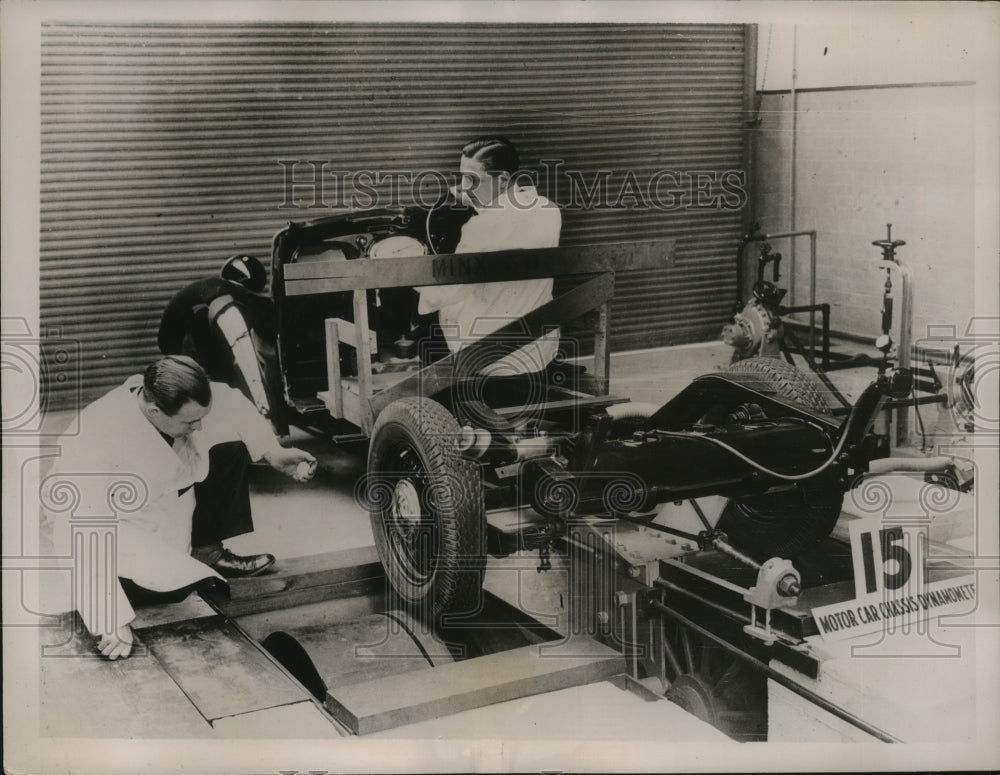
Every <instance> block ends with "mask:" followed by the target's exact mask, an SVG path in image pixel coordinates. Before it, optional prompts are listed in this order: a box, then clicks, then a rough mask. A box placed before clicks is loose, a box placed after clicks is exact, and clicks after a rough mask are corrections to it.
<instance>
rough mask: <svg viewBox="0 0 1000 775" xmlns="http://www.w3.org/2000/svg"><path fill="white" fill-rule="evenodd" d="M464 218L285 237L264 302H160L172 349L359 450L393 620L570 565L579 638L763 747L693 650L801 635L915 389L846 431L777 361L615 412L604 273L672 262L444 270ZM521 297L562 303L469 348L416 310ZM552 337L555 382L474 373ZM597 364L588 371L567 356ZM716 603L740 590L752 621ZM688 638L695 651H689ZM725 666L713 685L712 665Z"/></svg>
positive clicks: (370, 223)
mask: <svg viewBox="0 0 1000 775" xmlns="http://www.w3.org/2000/svg"><path fill="white" fill-rule="evenodd" d="M467 217H468V213H463V212H462V211H460V210H455V209H452V208H438V209H432V210H431V211H427V210H424V209H420V208H399V209H392V210H381V211H373V212H366V213H348V214H342V215H336V216H330V217H326V218H321V219H317V220H314V221H309V222H303V223H290V224H289V225H288V226H287V227H285V228H284V229H282V230H281V231H280V232H279V233H278V234H277V235H276V237H275V239H274V243H273V254H272V257H271V282H270V293H269V294H265V293H264V286H265V282H264V279H265V275H264V272H263V269H262V267H261V265H260V263H259V262H258V261H256V260H254V259H251V258H249V257H246V256H239V257H234V258H233V259H231V260H230V261H229V262H227V263H226V265H225V267H224V271H223V275H222V277H221V278H219V279H206V280H202V281H199V282H196V283H194V284H192V285H191V286H189V287H187V288H185V289H183V290H182V291H180V292H179V293H178V294H177V295H176V297H175V298H174V299H173V300H172V301H171V303H170V305H169V306H168V308H167V310H166V312H165V314H164V317H163V322H162V326H161V331H160V345H161V348H162V349H163V350H164V352H168V353H169V352H179V351H186V352H189V353H191V354H193V355H194V356H195V357H196V358H198V359H199V360H200V362H201V363H202V364H203V365H204V366H205V368H206V369H207V370H208V371H209V373H210V374H211V375H212V376H213V377H215V378H216V379H223V380H225V381H227V382H229V383H230V384H232V385H234V386H236V387H239V388H240V389H242V390H243V391H244V392H245V393H246V395H247V396H248V397H249V398H250V399H251V400H252V401H253V402H254V403H255V405H256V406H257V407H258V409H259V410H260V411H261V412H262V413H263V414H264V415H265V416H267V417H268V418H269V419H270V420H271V421H272V423H273V424H274V426H275V428H276V430H277V431H278V432H279V433H280V432H286V431H287V430H288V427H289V425H295V426H298V427H301V428H303V429H305V430H308V431H309V432H311V433H314V434H315V435H317V436H319V437H322V438H325V439H328V440H330V441H331V442H333V443H351V444H355V445H356V444H359V443H361V444H367V474H366V477H365V481H364V484H363V487H361V488H360V490H359V491H361V492H363V493H364V496H365V501H366V503H367V507H368V509H369V512H370V515H371V524H372V530H373V534H374V539H375V545H376V548H377V551H378V556H379V558H380V560H381V563H382V565H383V567H384V571H385V575H386V578H387V579H388V583H389V585H390V595H391V603H392V607H394V608H399V609H401V610H405V611H407V612H408V613H407V615H408V616H410V617H413V618H414V620H416V621H421V622H424V623H425V624H427V625H428V626H430V627H433V628H442V627H445V628H446V627H447V625H448V622H449V621H451V622H461V621H463V617H464V618H466V619H467V618H469V617H474V616H475V615H476V614H477V612H481V611H482V609H483V606H484V593H483V589H482V588H483V578H484V573H485V571H486V569H487V560H488V558H490V562H493V561H494V559H495V558H502V557H505V556H511V555H515V554H518V555H520V556H524V554H525V553H534V552H537V564H538V570H539V571H544V570H546V569H547V568H550V567H551V565H552V560H553V559H554V558H556V557H559V558H562V559H565V560H566V561H567V562H568V563H569V567H570V581H569V584H570V587H571V589H570V596H571V597H572V598H573V599H574V600H575V601H576V604H575V608H574V611H575V613H573V614H572V615H571V619H572V620H573V621H571V623H570V625H569V626H570V628H571V629H573V630H574V631H578V632H584V631H586V632H588V633H590V634H591V635H593V636H594V637H596V638H597V639H598V640H600V641H602V642H604V643H606V644H609V645H611V646H613V647H614V648H616V649H618V650H619V651H621V652H622V653H624V654H625V655H626V657H627V658H628V659H629V660H631V665H632V667H631V669H630V671H629V676H630V677H631V679H632V681H633V682H635V681H641V680H642V679H644V678H649V677H655V676H660V677H661V678H662V679H663V684H664V685H669V693H668V696H670V697H671V699H673V700H674V701H675V702H678V703H679V704H682V705H684V706H685V707H688V708H689V709H691V710H692V712H695V713H696V715H702V716H703V717H705V718H709V719H710V720H712V721H713V722H714V723H716V724H717V725H719V726H721V727H722V728H724V729H726V730H727V731H729V732H731V733H732V734H734V735H735V736H739V735H740V734H745V735H748V737H746V739H753V727H754V724H755V723H756V722H755V720H754V719H755V714H757V713H758V710H757V709H756V708H755V707H754V708H743V707H742V706H741V703H745V702H749V700H746V699H745V695H746V691H744V690H745V681H746V679H745V678H743V677H741V671H740V670H739V669H737V668H738V667H739V665H743V664H745V663H746V661H745V660H744V661H743V662H738V663H734V662H733V660H732V659H731V658H730V659H722V658H721V657H723V656H725V655H726V653H727V652H726V651H725V649H724V648H722V647H721V646H718V644H717V643H715V641H709V640H704V638H715V639H716V640H720V639H721V640H722V641H723V642H724V643H726V644H728V645H729V646H730V647H731V648H735V649H738V650H740V651H741V653H742V654H744V655H749V657H750V658H754V659H756V658H759V656H760V654H759V653H758V652H759V650H760V649H771V648H774V647H776V646H777V647H779V648H780V647H781V643H782V641H789V639H791V640H794V639H795V637H799V636H801V633H799V635H798V636H797V635H795V634H794V633H793V634H792V635H787V634H782V633H781V628H780V626H779V625H780V624H781V622H780V621H779V620H780V619H781V612H788V611H792V610H793V609H795V606H796V603H797V602H798V600H799V598H800V596H801V595H802V593H803V589H804V587H805V586H806V585H807V584H808V582H809V581H810V579H807V578H804V575H806V576H808V574H809V573H811V572H812V569H814V568H815V565H816V555H817V552H820V553H822V550H823V546H824V542H825V541H826V540H827V539H828V537H829V535H830V533H831V531H832V530H833V528H834V526H835V524H836V522H837V519H838V517H839V516H840V513H841V504H842V501H843V499H844V494H845V492H847V491H848V490H849V488H850V487H851V486H852V482H854V481H855V478H856V477H857V475H858V474H861V473H864V472H865V471H866V470H867V467H868V464H869V460H870V458H871V456H872V447H871V445H870V440H869V435H868V432H869V429H870V426H871V423H872V421H873V418H874V417H875V416H876V414H877V412H878V411H879V410H880V407H881V406H882V405H883V403H884V402H885V401H886V400H890V399H893V398H900V397H904V396H907V395H908V394H909V392H910V390H911V383H912V380H911V376H910V374H909V373H908V372H907V371H906V370H905V369H897V370H886V371H885V372H884V373H882V374H880V375H879V376H878V377H877V379H875V380H874V381H873V382H872V383H871V385H870V386H869V387H868V388H867V389H866V390H865V391H864V392H863V393H862V394H861V395H860V397H859V398H858V400H857V401H856V403H855V405H854V406H853V407H852V408H851V410H850V412H849V413H848V414H847V416H846V417H839V418H838V417H835V416H834V415H833V414H831V413H830V411H829V406H828V403H827V397H826V395H825V391H824V390H823V388H822V386H820V385H818V383H816V382H814V380H813V379H812V378H811V377H810V376H809V375H806V374H804V373H802V372H800V371H798V370H797V369H795V368H794V367H793V366H791V365H790V364H788V363H786V362H785V361H783V360H781V359H779V358H768V357H758V358H752V359H747V360H744V361H741V362H739V363H735V364H732V365H730V366H728V367H726V368H724V369H723V370H721V371H718V372H714V373H709V374H705V375H703V376H701V377H698V378H697V379H695V380H693V381H692V382H691V383H690V384H689V385H688V386H687V387H686V388H684V389H683V390H681V391H680V392H679V393H678V394H677V395H675V396H674V397H673V398H671V399H670V400H669V401H667V402H666V403H665V404H663V405H662V406H654V405H647V404H640V403H633V402H631V401H629V400H627V399H624V398H617V397H614V396H612V395H609V393H608V387H609V364H610V361H609V357H610V356H609V345H608V328H609V303H610V301H611V299H612V296H613V292H614V280H615V276H616V274H618V273H621V272H644V273H646V274H647V275H648V276H649V277H650V278H651V279H652V281H655V279H656V278H660V279H663V278H665V277H666V276H667V274H668V273H669V271H670V266H671V263H672V260H673V248H674V246H673V243H672V242H671V241H645V242H629V243H620V244H608V245H590V246H575V247H563V248H546V249H537V250H517V251H503V252H498V253H484V254H461V255H454V254H450V253H448V252H447V251H448V250H451V249H454V246H455V244H456V240H457V234H458V230H459V228H460V227H461V224H462V222H463V221H464V219H465V218H467ZM532 277H559V278H563V281H564V284H565V285H567V286H568V288H569V289H568V290H566V291H565V292H564V293H561V294H560V295H558V296H557V297H556V298H554V299H553V300H552V301H551V302H550V303H548V304H546V305H544V306H543V307H541V308H539V309H537V310H534V311H533V312H531V313H529V314H528V315H526V316H525V317H523V318H521V319H520V320H517V321H514V322H511V323H510V324H508V325H506V326H504V327H503V328H501V329H500V330H499V331H497V332H495V333H494V334H491V335H490V336H487V337H485V338H482V339H479V340H477V341H474V342H471V343H469V344H468V345H467V346H466V347H464V348H462V349H461V350H460V351H459V352H457V353H451V352H449V351H448V349H447V346H446V345H445V344H444V343H443V341H441V340H440V339H437V340H436V339H435V338H434V336H433V335H432V333H431V330H432V328H433V325H432V324H433V321H432V320H429V319H426V318H421V317H420V316H418V315H417V304H416V301H417V296H416V292H415V291H414V290H413V288H414V287H417V286H428V285H440V284H455V283H466V282H491V281H501V280H511V279H526V278H532ZM555 327H559V328H560V329H561V331H562V335H563V348H562V350H561V352H560V354H559V355H558V356H557V357H556V359H555V360H554V362H553V363H552V364H550V366H549V367H548V368H547V370H546V371H545V372H543V373H537V374H533V375H530V376H526V377H523V378H520V379H517V380H510V379H508V380H507V381H506V382H500V383H496V382H491V381H490V380H489V379H485V378H484V377H483V376H482V374H481V372H482V370H483V368H484V367H485V366H487V365H489V364H490V363H493V362H495V361H497V360H499V359H500V358H501V357H504V355H509V354H510V353H511V352H512V351H514V350H516V349H517V348H518V347H519V346H521V345H522V344H524V343H525V342H530V341H533V340H534V339H536V338H537V337H539V336H541V335H543V334H544V333H546V332H547V331H550V330H552V329H553V328H555ZM580 342H583V343H584V344H583V345H582V346H579V347H578V346H577V345H578V344H579V343H580ZM589 348H592V351H593V363H592V366H591V369H590V370H587V369H586V368H584V367H583V366H582V365H580V362H581V361H582V360H583V359H582V358H579V357H576V356H578V355H579V353H580V352H581V351H583V350H585V349H589ZM498 385H499V388H498ZM800 558H805V562H806V565H807V566H808V567H807V572H806V573H805V574H804V573H803V571H802V569H801V568H800V566H799V561H800ZM734 574H735V576H736V577H738V579H739V583H735V582H733V581H732V580H731V579H732V578H733V576H734ZM543 575H544V574H539V578H541V577H542V576H543ZM595 579H597V581H596V582H595V581H594V580H595ZM602 579H603V581H601V580H602ZM598 582H599V583H598ZM720 590H721V594H723V595H724V596H725V595H729V596H731V595H732V594H733V591H734V590H741V591H740V593H739V594H738V597H741V598H742V599H741V600H740V601H739V602H738V604H737V605H738V606H741V607H744V608H745V610H746V613H744V614H740V617H742V618H740V617H738V618H737V619H735V620H734V619H732V617H731V616H729V613H731V612H732V609H731V607H730V603H729V602H726V601H720V600H719V599H717V598H718V593H719V592H720ZM674 600H676V601H680V605H674V603H673V602H671V601H674ZM692 600H694V601H696V602H697V604H696V605H694V607H690V606H688V605H687V603H690V602H691V601H692ZM727 612H728V613H727ZM791 616H792V618H793V619H794V618H795V616H797V614H791ZM671 617H673V618H671ZM678 617H680V619H681V620H683V621H685V622H687V621H688V620H689V619H691V626H687V625H685V626H683V627H678V626H677V622H678V621H679V619H678ZM692 617H693V618H692ZM626 618H627V619H628V620H629V621H626ZM786 618H787V617H786ZM695 619H696V620H697V621H694V620H695ZM664 622H671V624H669V626H668V625H665V624H664ZM734 622H736V623H737V624H739V626H738V627H736V628H735V629H733V627H734V626H735V625H734ZM702 627H707V632H708V634H707V635H705V636H704V638H703V639H702V640H703V641H704V642H703V643H702V647H703V648H704V647H706V646H705V644H708V646H707V648H708V651H706V652H704V653H700V654H695V653H694V651H693V650H692V649H693V648H694V645H693V644H694V643H695V640H696V639H697V638H702V636H701V635H697V634H696V629H692V628H702ZM792 629H794V627H793V628H792ZM785 632H786V633H787V632H788V628H786V631H785ZM720 633H721V635H720ZM654 642H655V643H654ZM699 642H701V641H699ZM706 654H707V656H706ZM755 654H756V656H754V655H755ZM713 655H715V656H718V657H720V658H719V659H718V660H717V663H718V665H719V666H721V668H722V672H721V673H716V672H712V670H711V669H705V670H700V669H699V666H701V667H706V666H707V662H708V661H709V660H710V659H711V657H712V656H713ZM734 664H735V665H736V666H735V667H734V666H733V665H734ZM727 671H728V672H727ZM741 687H742V688H741ZM741 696H744V699H740V697H741ZM720 708H721V709H722V710H720ZM720 713H722V714H723V715H722V716H720V715H719V714H720ZM725 713H728V714H730V715H729V716H727V717H726V716H725ZM741 714H742V715H741ZM727 719H728V720H727ZM734 719H736V720H735V721H734ZM727 725H728V726H727ZM748 730H749V731H748Z"/></svg>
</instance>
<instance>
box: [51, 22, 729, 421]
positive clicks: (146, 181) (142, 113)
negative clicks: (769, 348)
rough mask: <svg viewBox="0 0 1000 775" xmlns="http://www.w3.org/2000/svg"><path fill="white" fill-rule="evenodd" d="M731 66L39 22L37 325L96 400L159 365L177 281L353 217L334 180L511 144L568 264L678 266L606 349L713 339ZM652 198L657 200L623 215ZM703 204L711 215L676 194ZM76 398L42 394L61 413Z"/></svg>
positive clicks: (561, 36)
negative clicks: (634, 260) (590, 253)
mask: <svg viewBox="0 0 1000 775" xmlns="http://www.w3.org/2000/svg"><path fill="white" fill-rule="evenodd" d="M744 47H745V40H744V28H743V27H741V26H729V25H727V26H720V25H708V26H700V25H699V26H695V25H666V26H664V25H492V26H483V25H460V24H455V25H443V24H386V25H361V24H336V25H316V24H260V25H244V24H240V25H204V24H198V25H192V24H159V23H157V24H101V25H97V24H85V23H81V24H63V23H59V24H49V25H46V26H44V27H43V33H42V60H41V63H42V73H41V113H42V115H41V161H42V168H41V175H42V179H41V191H42V196H41V198H42V201H41V226H42V234H41V260H42V267H41V313H42V323H43V327H44V329H45V330H51V329H53V328H60V329H61V330H62V334H63V336H64V337H68V338H71V339H77V340H79V341H80V347H81V352H82V356H83V364H82V388H83V395H84V399H85V400H89V399H91V398H93V397H95V396H96V395H98V394H100V393H101V392H103V391H104V390H106V389H108V388H109V387H111V386H112V385H114V384H117V383H119V382H120V381H121V380H122V378H123V377H124V376H125V375H127V374H129V373H133V372H134V371H136V370H138V369H139V368H140V367H141V366H143V365H144V364H145V363H147V362H149V361H150V360H152V359H153V358H155V357H156V355H157V351H156V346H155V332H156V328H157V325H158V319H159V314H160V311H161V310H162V308H163V306H164V304H165V302H166V300H167V299H168V298H169V296H170V295H171V294H172V293H173V292H174V291H175V290H177V289H178V288H180V287H181V286H182V285H183V284H185V283H186V282H187V281H189V280H192V279H196V278H197V277H200V276H204V275H206V274H213V273H215V272H216V271H217V269H218V267H219V266H220V265H221V263H222V261H223V259H224V258H225V257H226V256H227V255H229V254H231V253H234V252H249V253H252V254H255V255H258V256H260V257H262V258H266V257H267V256H268V255H269V251H270V239H271V237H272V235H273V234H274V232H275V231H277V230H278V229H279V228H281V227H282V225H283V224H284V223H285V222H286V221H288V220H302V219H307V218H312V217H317V216H319V215H321V214H323V212H324V210H325V209H327V207H326V206H327V205H337V204H338V201H337V199H338V196H343V195H344V194H347V193H351V192H352V191H354V192H358V191H360V193H361V194H362V197H361V199H362V200H364V199H365V196H364V193H365V192H364V191H363V190H360V189H358V187H357V186H356V185H355V186H353V187H351V188H348V187H346V186H341V187H340V190H339V191H338V188H337V186H336V185H335V184H334V181H335V175H338V174H343V173H357V172H359V171H365V170H368V171H371V173H372V175H374V174H375V173H376V172H389V171H398V172H402V173H406V174H407V175H409V177H410V178H411V179H412V178H413V177H414V176H415V175H416V173H418V172H419V171H421V170H442V171H450V170H453V169H454V168H455V166H456V164H457V153H458V149H459V148H460V147H461V145H462V144H463V143H464V142H465V141H467V140H468V139H470V138H472V137H474V136H477V135H479V134H485V133H502V134H506V135H507V136H509V137H510V138H511V139H512V140H514V141H515V143H516V144H517V145H518V147H519V149H520V151H521V153H522V157H523V160H524V163H525V166H527V167H529V168H535V169H543V170H544V169H545V168H547V169H548V171H549V173H550V174H549V175H548V178H549V179H548V180H546V176H545V175H544V174H543V175H541V176H540V180H539V189H540V191H541V193H543V194H547V195H549V196H550V197H554V198H555V199H556V201H558V202H559V203H560V204H561V205H564V206H565V215H564V230H563V244H567V245H569V244H581V243H591V242H614V241H618V240H628V239H640V238H652V237H672V238H675V239H676V240H677V242H678V262H677V265H676V266H675V267H674V268H673V269H671V270H669V271H666V272H655V273H650V272H642V273H635V274H634V275H632V276H623V277H621V278H620V279H619V284H618V295H617V297H616V300H615V302H614V305H613V308H612V316H613V318H612V320H613V327H614V332H613V338H612V347H613V348H615V349H627V348H634V347H642V346H650V345H658V344H666V343H676V342H685V341H697V340H702V339H707V338H712V337H714V336H715V335H716V334H717V332H718V329H719V326H720V325H721V324H722V322H723V320H724V318H725V317H726V316H727V314H728V312H729V307H730V304H731V302H732V299H731V298H730V297H731V295H732V293H731V292H730V289H731V288H733V286H734V277H735V275H734V272H733V271H732V256H733V254H734V251H735V247H736V244H737V242H738V240H739V236H740V233H741V216H740V213H739V212H738V211H737V210H738V208H737V207H733V206H732V204H733V197H732V196H730V197H729V206H719V202H718V201H712V200H711V196H710V195H709V194H708V193H706V192H708V191H709V189H711V191H712V192H717V191H718V183H719V181H718V177H719V175H720V173H723V172H725V171H728V170H741V169H743V167H744V158H743V157H744V153H743V129H742V121H743V119H744V117H745V113H744V102H743V85H744ZM543 159H544V160H550V161H549V162H547V164H546V165H542V166H540V162H541V161H542V160H543ZM554 160H559V161H560V164H559V165H557V164H555V162H554ZM602 170H606V171H607V172H606V173H602V172H601V171H602ZM661 171H675V172H679V173H684V174H683V175H680V176H678V175H674V176H673V177H669V176H668V177H664V176H663V175H660V176H659V178H656V177H655V176H656V173H658V172H661ZM567 172H569V173H573V175H575V178H576V179H577V180H578V181H579V182H582V183H583V188H582V189H581V188H579V187H578V189H577V191H576V194H577V200H578V204H579V201H580V199H581V196H580V195H581V194H582V195H583V196H582V198H583V200H584V201H585V200H586V199H587V196H586V194H587V191H586V189H587V188H593V184H594V182H595V181H601V180H602V174H603V175H605V178H604V185H603V187H601V188H600V190H599V192H598V193H599V194H600V198H599V199H598V201H595V202H592V203H591V204H590V206H589V207H584V208H581V207H576V208H573V207H572V206H571V205H572V204H573V202H572V199H573V197H574V190H573V186H572V185H571V181H572V180H573V175H567ZM698 172H701V173H703V174H708V175H709V176H710V177H709V178H707V180H711V176H714V178H715V182H714V183H708V184H706V183H705V180H706V179H704V178H702V179H699V178H698V177H697V176H696V175H695V173H698ZM685 175H686V176H687V177H685ZM629 176H634V181H635V183H636V184H637V185H638V186H639V189H635V188H629V185H630V183H631V179H630V177H629ZM654 179H656V180H659V182H660V185H659V187H658V188H657V189H656V192H658V193H659V199H658V200H656V201H653V202H652V204H653V205H654V206H653V207H650V208H648V209H641V208H639V207H636V205H637V204H642V203H643V202H642V200H643V198H644V197H646V198H647V202H646V203H647V204H649V201H648V194H649V191H648V190H647V189H648V186H649V184H650V182H651V181H652V180H654ZM399 180H400V179H399V178H397V181H399ZM291 182H295V183H296V186H295V188H294V189H291V188H290V186H289V184H290V183H291ZM356 182H357V181H356ZM360 182H362V183H363V182H365V181H364V179H363V178H362V179H361V181H360ZM369 182H370V181H369ZM423 183H424V184H425V185H424V188H423V189H422V190H423V192H424V194H423V195H424V196H427V197H430V198H431V199H432V198H433V193H434V191H435V190H436V183H435V179H433V178H431V177H428V176H425V178H424V179H423ZM623 186H625V188H624V189H623ZM692 186H701V187H702V190H701V192H700V193H701V195H702V196H709V201H708V202H707V203H704V204H705V205H706V206H704V207H700V208H698V207H695V208H691V207H688V206H687V205H688V204H690V202H689V200H687V199H684V196H683V195H682V197H681V199H678V198H677V194H676V189H678V187H679V188H680V189H682V190H683V189H685V188H687V196H689V197H690V196H691V195H692V194H696V193H698V192H697V191H696V190H695V188H692ZM706 186H707V187H706ZM372 188H373V189H374V190H375V191H376V192H377V194H378V196H380V197H382V198H383V199H382V201H384V197H386V196H388V195H389V194H390V193H391V192H390V186H389V185H388V184H385V183H383V184H379V185H374V186H372ZM399 188H400V189H401V196H400V197H399V198H400V199H401V203H402V204H409V203H410V200H411V198H412V197H411V194H410V190H409V188H408V187H407V186H405V185H404V186H401V187H399ZM289 193H291V194H292V197H291V199H290V200H289ZM636 193H638V196H635V194H636ZM623 194H624V196H622V195H623ZM630 194H631V195H632V196H630ZM601 199H603V200H605V201H601ZM677 202H680V204H681V205H682V206H680V207H677V206H673V205H674V204H675V203H677ZM347 204H350V202H348V203H347ZM357 204H366V202H364V201H358V202H357ZM737 204H738V197H737ZM60 391H62V392H60ZM71 392H72V391H70V390H69V389H66V388H62V387H61V386H60V385H58V384H56V385H52V386H51V394H50V404H49V405H50V407H59V406H66V405H68V404H69V402H70V400H71V398H72V396H71Z"/></svg>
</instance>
